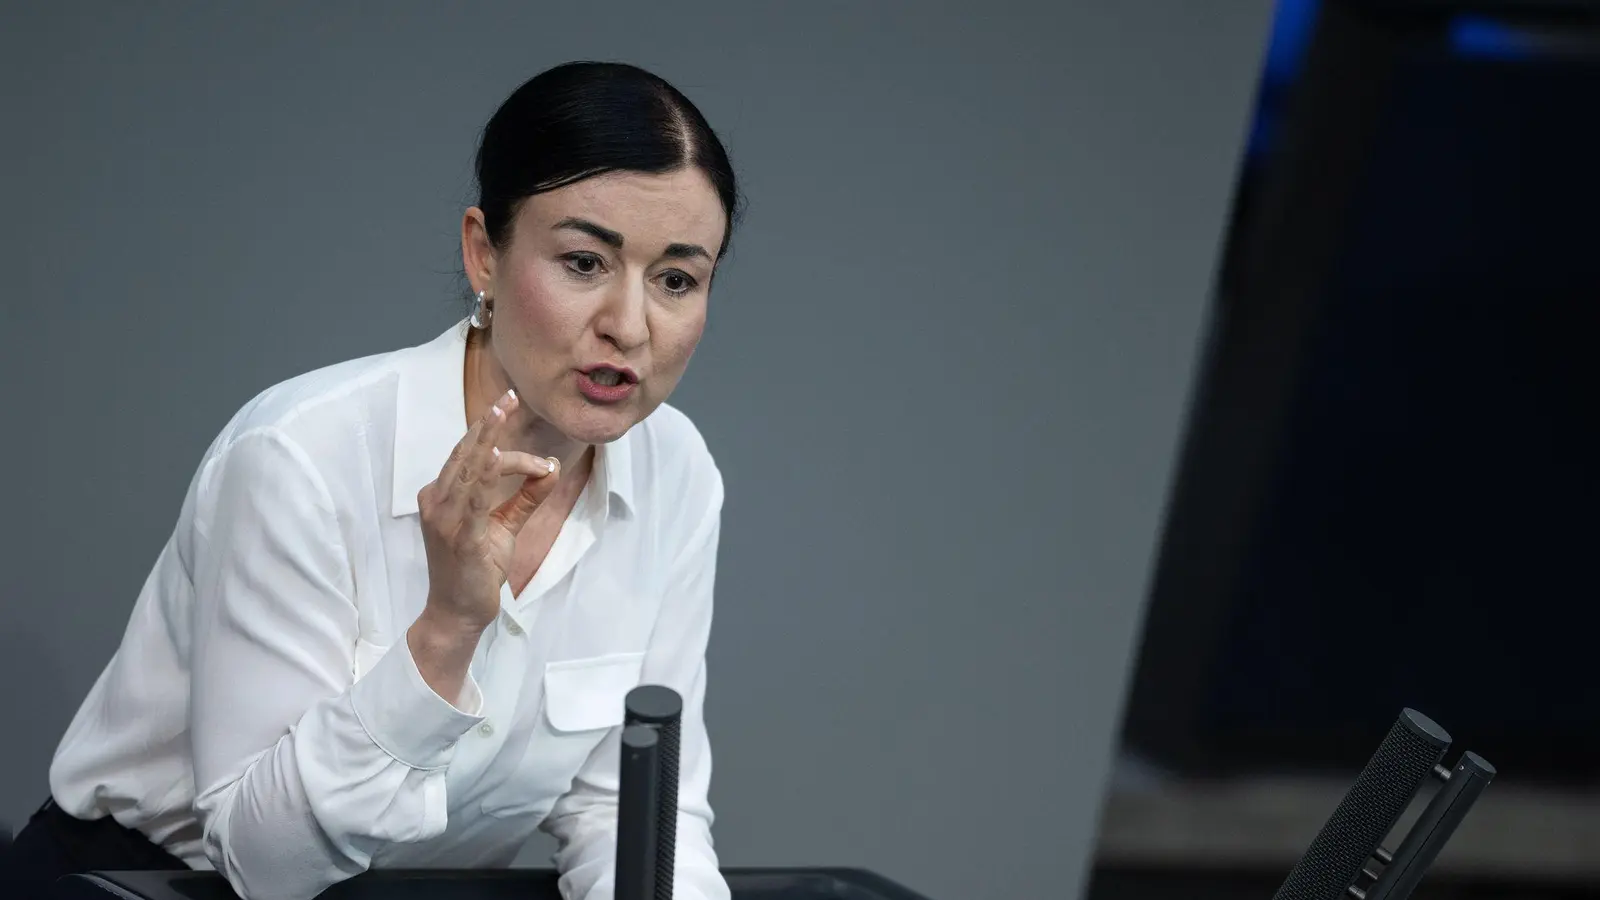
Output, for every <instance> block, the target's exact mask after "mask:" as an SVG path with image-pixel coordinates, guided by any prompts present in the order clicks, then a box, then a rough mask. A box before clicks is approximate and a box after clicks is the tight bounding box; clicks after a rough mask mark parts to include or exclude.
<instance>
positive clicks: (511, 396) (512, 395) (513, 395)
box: [506, 388, 517, 400]
mask: <svg viewBox="0 0 1600 900" xmlns="http://www.w3.org/2000/svg"><path fill="white" fill-rule="evenodd" d="M506 399H507V400H515V399H517V389H516V388H511V389H510V390H508V391H506Z"/></svg>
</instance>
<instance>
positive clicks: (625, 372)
mask: <svg viewBox="0 0 1600 900" xmlns="http://www.w3.org/2000/svg"><path fill="white" fill-rule="evenodd" d="M580 371H582V372H583V374H584V375H586V376H588V377H589V380H590V381H593V382H594V383H595V384H597V385H599V386H601V387H608V388H609V387H618V386H621V385H625V384H638V383H639V376H638V375H637V374H635V373H634V371H633V370H632V369H629V368H627V367H625V366H606V365H601V366H590V367H589V368H587V369H581V370H580Z"/></svg>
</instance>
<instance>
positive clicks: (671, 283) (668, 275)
mask: <svg viewBox="0 0 1600 900" xmlns="http://www.w3.org/2000/svg"><path fill="white" fill-rule="evenodd" d="M696 284H698V282H696V281H695V280H694V279H693V278H690V277H689V276H688V275H685V274H684V273H682V272H679V271H678V270H676V269H674V270H672V271H670V272H665V273H663V274H662V276H661V286H662V287H663V288H666V291H667V293H669V294H687V293H689V292H690V291H692V290H694V286H695V285H696Z"/></svg>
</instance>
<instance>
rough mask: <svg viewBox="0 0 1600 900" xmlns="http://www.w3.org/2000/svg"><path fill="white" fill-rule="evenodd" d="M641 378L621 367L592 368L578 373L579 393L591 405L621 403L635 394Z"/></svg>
mask: <svg viewBox="0 0 1600 900" xmlns="http://www.w3.org/2000/svg"><path fill="white" fill-rule="evenodd" d="M638 383H639V376H638V374H637V373H635V372H634V371H633V370H632V369H628V368H624V367H621V366H606V365H601V366H590V367H589V368H587V369H580V370H579V371H578V392H579V393H581V394H582V395H583V396H584V397H586V398H587V399H588V400H589V401H590V402H591V403H598V404H602V405H610V404H615V403H621V402H622V401H624V400H626V399H628V397H629V396H631V395H632V394H633V389H634V388H635V387H636V386H637V385H638Z"/></svg>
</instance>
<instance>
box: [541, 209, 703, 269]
mask: <svg viewBox="0 0 1600 900" xmlns="http://www.w3.org/2000/svg"><path fill="white" fill-rule="evenodd" d="M562 229H567V230H571V231H581V232H583V233H584V234H587V235H589V236H590V237H592V238H594V239H595V240H597V241H599V242H601V243H603V244H605V245H607V246H609V247H610V248H612V249H613V250H621V249H622V243H623V241H622V235H621V234H620V233H618V232H615V231H612V230H611V229H609V228H606V227H605V226H603V225H596V224H595V223H593V222H591V221H589V220H588V219H574V218H567V219H562V220H561V221H559V222H557V223H556V224H555V227H554V228H552V229H551V230H552V231H560V230H562ZM661 255H662V256H664V257H666V258H667V259H693V258H695V257H699V258H701V259H704V260H705V261H706V262H710V261H711V253H710V251H708V250H706V248H704V247H702V246H700V245H699V244H681V243H675V244H668V245H667V249H666V250H665V251H663V252H662V254H661Z"/></svg>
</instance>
